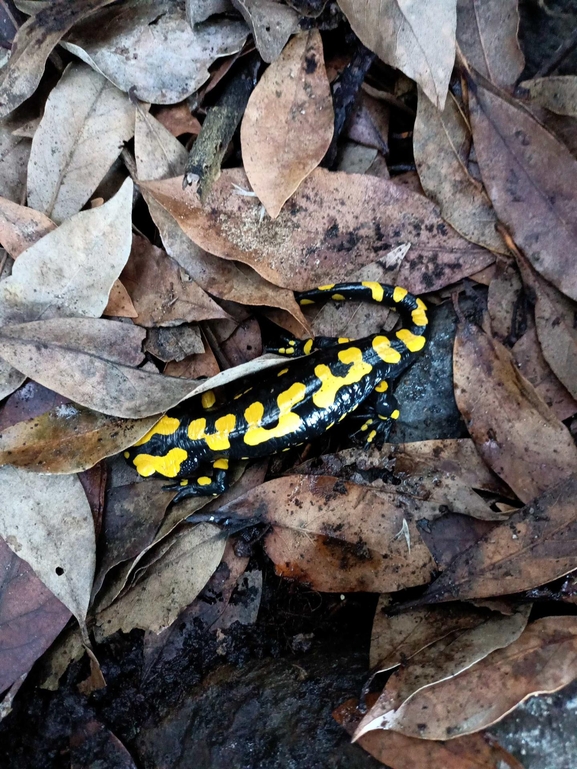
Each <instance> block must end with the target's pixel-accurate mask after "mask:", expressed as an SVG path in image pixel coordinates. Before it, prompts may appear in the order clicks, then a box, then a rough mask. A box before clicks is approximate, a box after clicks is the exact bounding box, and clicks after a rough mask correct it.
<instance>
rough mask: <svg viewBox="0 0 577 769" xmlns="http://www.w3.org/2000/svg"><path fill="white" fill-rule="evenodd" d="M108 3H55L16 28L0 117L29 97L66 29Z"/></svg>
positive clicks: (1, 91)
mask: <svg viewBox="0 0 577 769" xmlns="http://www.w3.org/2000/svg"><path fill="white" fill-rule="evenodd" d="M111 2H112V0H73V2H70V0H55V2H51V3H50V4H49V5H47V6H45V7H44V8H42V9H41V10H39V11H38V13H36V14H35V15H34V16H31V17H30V18H29V19H28V20H27V21H26V22H25V23H24V24H23V25H22V27H20V29H19V30H18V32H17V33H16V37H15V38H14V43H13V47H12V56H11V57H10V59H9V60H8V64H7V65H6V67H5V68H4V72H3V78H2V82H1V83H0V117H5V116H6V115H7V114H8V113H9V112H12V110H14V109H16V107H18V106H20V104H22V102H23V101H25V100H26V99H27V98H28V97H29V96H32V94H33V93H34V91H35V90H36V87H37V86H38V83H39V82H40V78H41V77H42V75H43V73H44V65H45V64H46V60H47V59H48V57H49V56H50V53H51V52H52V49H53V48H55V47H56V46H57V45H58V43H59V41H60V40H61V39H62V37H63V36H64V35H65V34H66V33H67V32H68V30H69V29H71V27H73V26H74V25H75V24H77V23H78V22H79V21H80V20H81V19H83V18H85V17H90V15H91V14H92V13H93V12H94V11H96V10H97V9H99V8H102V7H103V6H105V5H108V4H109V3H111Z"/></svg>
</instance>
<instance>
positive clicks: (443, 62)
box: [339, 0, 457, 109]
mask: <svg viewBox="0 0 577 769" xmlns="http://www.w3.org/2000/svg"><path fill="white" fill-rule="evenodd" d="M339 5H340V7H341V9H342V10H343V12H344V13H345V15H346V17H347V19H348V20H349V23H350V25H351V27H352V28H353V31H354V32H355V33H356V34H357V35H358V37H359V38H360V39H361V42H363V43H364V44H365V45H366V46H367V48H370V49H371V51H374V52H375V53H376V54H377V56H378V57H379V58H380V59H382V60H383V61H384V62H386V63H387V64H390V65H391V66H392V67H397V69H400V70H401V71H402V72H404V73H405V75H407V76H408V77H410V78H412V79H413V80H416V81H417V83H418V84H419V85H420V86H421V88H422V89H423V91H424V92H425V93H426V94H427V96H428V97H429V99H430V100H431V101H432V102H433V104H435V105H436V106H437V107H438V108H439V109H443V107H444V105H445V97H446V96H447V89H448V86H449V78H450V77H451V72H452V70H453V64H454V62H455V30H456V26H457V8H456V6H457V0H438V1H437V2H436V3H431V2H428V0H421V2H414V1H413V0H339Z"/></svg>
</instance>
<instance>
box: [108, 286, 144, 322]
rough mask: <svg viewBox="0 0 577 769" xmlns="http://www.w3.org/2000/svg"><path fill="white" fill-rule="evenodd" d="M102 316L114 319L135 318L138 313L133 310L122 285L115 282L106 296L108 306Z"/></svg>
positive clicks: (130, 300)
mask: <svg viewBox="0 0 577 769" xmlns="http://www.w3.org/2000/svg"><path fill="white" fill-rule="evenodd" d="M102 314H103V315H109V316H112V317H114V318H137V317H138V313H137V312H136V310H135V309H134V305H133V304H132V299H131V298H130V295H129V293H128V291H127V290H126V288H125V287H124V285H123V284H122V283H121V282H120V281H119V280H115V281H114V283H113V284H112V288H111V289H110V293H109V294H108V304H107V305H106V307H105V308H104V310H103V312H102Z"/></svg>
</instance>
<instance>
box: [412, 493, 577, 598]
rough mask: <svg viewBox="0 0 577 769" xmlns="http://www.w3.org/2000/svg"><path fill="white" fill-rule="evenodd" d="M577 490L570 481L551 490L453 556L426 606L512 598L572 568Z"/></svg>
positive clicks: (575, 563) (575, 556) (575, 558)
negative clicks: (576, 493) (461, 601)
mask: <svg viewBox="0 0 577 769" xmlns="http://www.w3.org/2000/svg"><path fill="white" fill-rule="evenodd" d="M576 490H577V481H576V480H575V478H572V479H570V480H568V481H565V482H563V483H560V484H558V485H556V486H554V487H553V488H552V489H550V490H549V491H547V492H545V494H543V495H542V496H541V497H539V498H538V499H536V500H534V501H533V502H531V503H530V504H528V505H526V506H525V507H523V508H521V509H520V510H518V511H517V512H515V513H513V514H512V515H511V517H510V518H509V520H508V521H505V522H504V523H501V524H499V525H498V526H496V527H495V528H493V529H492V530H491V531H490V532H489V533H488V534H487V535H485V536H484V537H483V538H482V539H481V540H479V541H478V542H477V543H476V544H475V545H474V546H473V547H471V548H469V549H468V550H466V551H464V552H462V553H460V554H459V555H457V557H456V558H455V559H454V560H453V562H452V563H451V564H450V566H449V567H448V569H447V570H446V571H445V572H443V574H442V575H441V576H440V577H439V578H438V579H437V580H436V581H435V582H434V583H433V584H432V585H431V587H430V588H429V590H428V591H427V593H425V598H426V600H427V602H431V603H432V602H437V601H448V600H455V599H457V598H459V599H467V598H485V597H489V596H496V595H503V594H507V593H517V592H519V591H521V590H530V589H531V588H533V587H537V586H538V585H542V584H543V583H545V582H550V581H552V580H554V579H557V578H558V577H562V576H563V575H564V574H567V573H568V572H570V571H572V570H573V569H576V568H577V554H575V549H574V547H573V540H574V538H575V530H576V529H577V522H576V517H577V512H576V510H575V492H576Z"/></svg>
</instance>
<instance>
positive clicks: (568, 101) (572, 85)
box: [520, 75, 577, 117]
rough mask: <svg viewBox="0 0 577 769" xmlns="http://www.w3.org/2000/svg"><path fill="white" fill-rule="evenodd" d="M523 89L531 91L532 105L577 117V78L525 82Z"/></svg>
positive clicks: (544, 78) (570, 76) (541, 79)
mask: <svg viewBox="0 0 577 769" xmlns="http://www.w3.org/2000/svg"><path fill="white" fill-rule="evenodd" d="M520 87H521V88H526V89H527V90H528V91H529V96H530V98H531V102H532V104H535V105H536V106H537V107H544V108H545V109H548V110H550V111H551V112H556V113H557V114H558V115H569V116H570V117H577V77H576V76H575V75H558V76H557V77H540V78H536V79H535V80H524V81H523V82H522V83H520Z"/></svg>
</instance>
